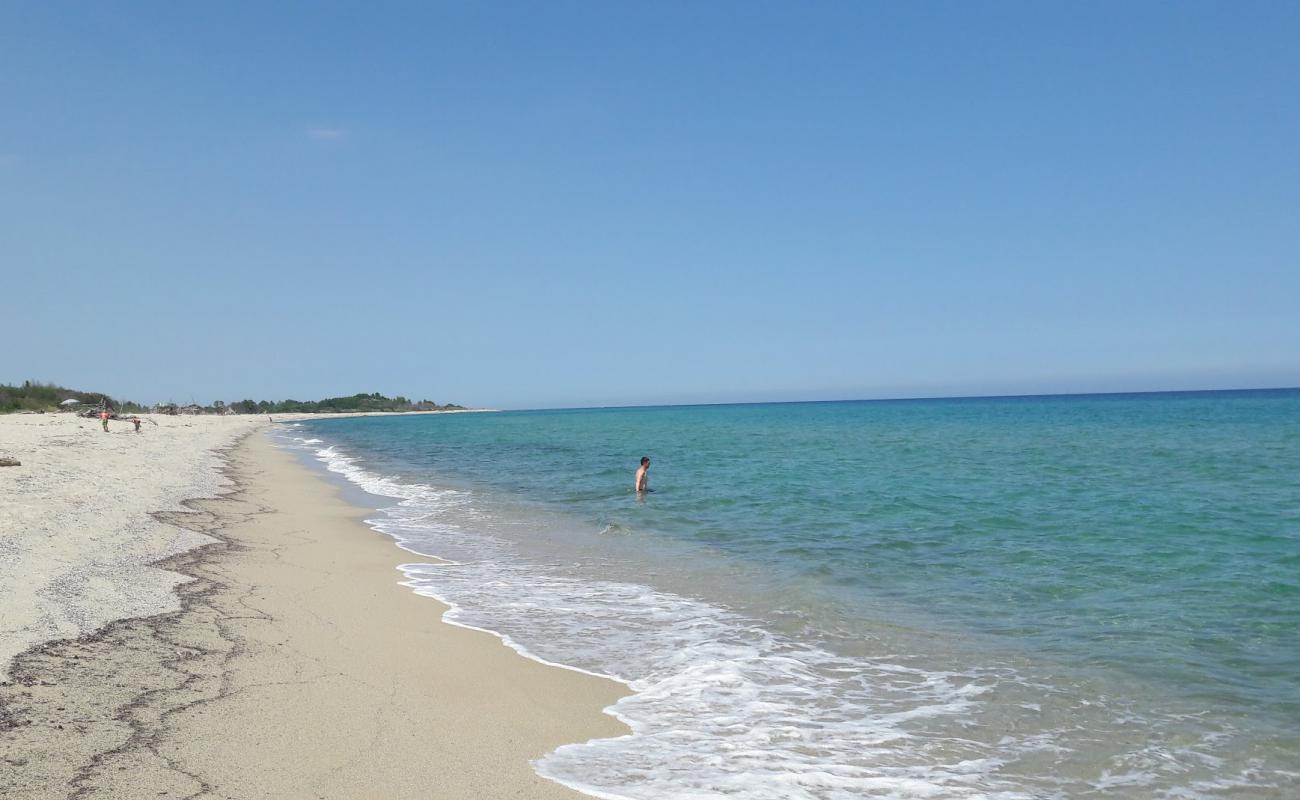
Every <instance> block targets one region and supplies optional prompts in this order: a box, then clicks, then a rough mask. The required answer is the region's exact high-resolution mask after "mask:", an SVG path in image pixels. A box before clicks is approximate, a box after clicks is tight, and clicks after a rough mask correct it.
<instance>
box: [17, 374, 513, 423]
mask: <svg viewBox="0 0 1300 800" xmlns="http://www.w3.org/2000/svg"><path fill="white" fill-rule="evenodd" d="M489 410H492V409H471V408H466V407H465V406H462V405H459V404H457V403H444V404H439V403H435V402H434V401H432V400H418V401H417V400H409V399H407V398H406V397H403V396H402V395H398V396H396V397H386V396H384V395H383V394H380V393H379V392H373V393H371V394H364V393H358V394H354V395H347V396H343V397H327V398H325V399H323V400H293V399H289V400H251V399H244V400H236V401H233V402H226V401H224V400H214V401H212V402H211V403H210V404H208V405H200V404H198V403H193V402H191V403H187V404H180V403H174V402H170V401H169V402H166V403H155V404H153V405H151V406H150V405H143V404H141V403H136V402H134V401H131V400H115V399H114V398H113V397H111V396H109V395H108V394H106V393H103V392H86V391H81V390H78V389H69V388H67V387H65V386H60V385H58V384H54V383H41V382H37V381H23V383H22V385H21V386H20V385H17V384H13V385H10V384H0V414H4V413H13V412H23V411H27V412H45V411H70V412H76V413H81V414H89V413H97V412H99V411H108V412H110V413H125V414H149V413H153V414H166V415H171V416H175V415H181V414H185V415H198V414H216V415H225V414H357V413H389V414H401V413H412V412H434V411H436V412H447V411H489Z"/></svg>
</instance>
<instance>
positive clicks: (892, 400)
mask: <svg viewBox="0 0 1300 800" xmlns="http://www.w3.org/2000/svg"><path fill="white" fill-rule="evenodd" d="M1296 391H1300V386H1252V387H1237V388H1232V389H1140V390H1133V391H1123V392H1044V393H1041V394H955V395H924V396H915V397H912V396H908V397H839V398H830V399H825V400H731V401H725V402H714V403H649V404H646V403H634V404H628V405H619V404H615V405H604V406H551V407H546V408H542V407H533V408H501V409H500V411H598V410H602V409H618V408H699V407H707V406H779V405H800V404H811V403H905V402H914V401H922V400H1020V399H1031V398H1048V397H1135V396H1140V395H1153V394H1222V393H1227V392H1236V393H1246V392H1296Z"/></svg>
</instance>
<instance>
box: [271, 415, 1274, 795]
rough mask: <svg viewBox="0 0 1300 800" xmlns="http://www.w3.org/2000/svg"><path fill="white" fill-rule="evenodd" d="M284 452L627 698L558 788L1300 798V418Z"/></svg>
mask: <svg viewBox="0 0 1300 800" xmlns="http://www.w3.org/2000/svg"><path fill="white" fill-rule="evenodd" d="M294 434H295V435H296V438H297V439H298V440H299V441H300V442H301V441H302V440H305V439H310V438H318V439H321V440H322V441H321V442H319V443H316V442H313V443H310V445H308V446H309V447H311V448H312V449H313V450H314V451H318V452H319V454H320V456H321V458H322V460H324V461H325V462H327V463H329V464H331V465H332V467H333V468H334V469H335V471H337V472H340V473H342V474H344V475H346V476H347V477H349V478H350V479H351V480H353V481H354V482H356V483H357V484H359V485H361V486H362V487H364V488H366V489H368V490H369V491H372V492H375V493H377V494H378V495H380V496H382V497H384V498H388V499H386V500H380V499H378V498H376V500H375V505H376V507H377V508H387V509H389V510H388V511H386V512H385V513H384V514H381V515H378V516H377V517H376V518H375V520H374V524H375V526H376V527H377V528H378V529H379V530H382V531H384V532H386V533H389V534H391V535H393V536H395V537H396V538H397V539H398V540H399V541H401V542H403V543H404V545H405V546H407V547H408V548H409V549H412V550H415V551H417V552H422V553H427V554H431V555H442V556H446V557H448V558H451V559H455V560H457V561H460V562H461V566H460V567H457V568H430V567H412V568H410V569H408V577H409V578H410V579H411V582H412V586H413V588H415V589H416V590H418V591H422V592H424V593H426V594H430V595H434V596H438V597H441V598H443V599H445V600H448V601H450V602H452V603H453V604H455V605H456V611H455V612H454V616H456V617H457V618H458V620H459V621H461V622H464V623H466V624H472V625H475V626H478V627H484V628H488V629H491V630H495V631H498V632H501V633H503V634H505V635H507V636H509V637H510V638H511V639H512V640H514V641H515V642H516V643H517V645H518V646H519V647H521V648H522V649H525V650H527V651H528V652H529V653H531V654H534V655H536V656H538V657H541V658H545V659H548V660H552V661H556V662H560V663H565V664H570V665H573V666H576V667H580V668H583V669H589V670H592V671H595V672H600V673H602V674H610V675H614V676H617V677H619V678H621V679H624V680H626V681H628V682H629V683H630V684H631V685H632V687H633V689H635V690H636V694H635V695H634V696H633V698H632V699H630V700H629V701H625V702H624V704H620V705H621V706H623V707H621V708H616V709H615V710H616V711H617V712H618V713H619V715H620V716H622V717H624V718H625V719H627V720H628V721H629V722H630V723H632V724H633V725H634V727H636V728H637V729H638V736H634V737H630V738H629V739H625V740H616V741H614V742H612V743H591V744H589V745H583V746H577V747H570V748H561V750H560V751H558V752H557V753H555V754H553V755H552V756H549V757H548V758H546V759H543V761H542V762H540V763H539V770H540V771H541V772H542V773H543V774H546V775H548V776H550V777H553V778H555V779H557V780H561V781H563V782H565V783H568V784H570V785H573V786H576V787H578V788H582V789H584V790H586V791H589V792H592V793H596V794H601V795H602V796H607V797H635V798H642V797H644V798H652V797H654V798H661V797H662V798H668V797H692V798H695V797H746V798H766V797H771V798H798V797H808V798H841V797H843V798H848V797H877V796H880V797H889V796H899V797H903V796H917V795H925V796H936V797H1089V796H1107V797H1111V796H1132V797H1199V796H1205V797H1220V796H1222V797H1237V796H1242V797H1259V796H1278V797H1281V796H1288V795H1289V794H1291V793H1294V792H1298V791H1300V782H1298V781H1300V391H1295V390H1276V391H1259V392H1203V393H1182V394H1150V395H1111V396H1071V397H1027V398H990V399H961V400H914V401H878V402H843V403H797V404H764V405H732V406H695V407H658V408H630V409H590V410H572V411H535V412H506V413H490V414H458V415H440V416H419V417H386V418H362V419H337V420H321V421H314V422H311V423H306V424H305V427H302V428H297V429H294ZM641 455H647V456H649V457H650V458H651V459H652V467H651V486H652V488H653V489H654V491H653V493H651V494H649V495H647V496H645V497H642V498H638V497H637V496H636V495H635V494H634V493H633V492H632V491H631V489H632V476H633V471H634V469H635V467H636V464H637V460H638V458H639V457H640V456H641ZM398 501H400V505H394V503H396V502H398ZM686 765H689V768H687V766H686ZM927 793H928V794H927Z"/></svg>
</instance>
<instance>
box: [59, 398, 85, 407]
mask: <svg viewBox="0 0 1300 800" xmlns="http://www.w3.org/2000/svg"><path fill="white" fill-rule="evenodd" d="M59 405H61V406H79V405H81V401H80V400H78V399H77V398H75V397H69V398H68V399H67V400H64V401H63V402H62V403H59Z"/></svg>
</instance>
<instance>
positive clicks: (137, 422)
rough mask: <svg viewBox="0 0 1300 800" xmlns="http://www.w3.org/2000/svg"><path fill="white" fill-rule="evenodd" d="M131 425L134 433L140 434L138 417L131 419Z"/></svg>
mask: <svg viewBox="0 0 1300 800" xmlns="http://www.w3.org/2000/svg"><path fill="white" fill-rule="evenodd" d="M131 424H133V425H135V432H136V433H139V432H140V418H139V417H131Z"/></svg>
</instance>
